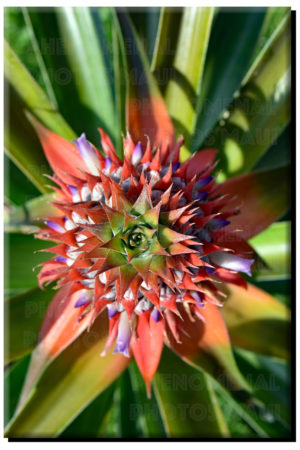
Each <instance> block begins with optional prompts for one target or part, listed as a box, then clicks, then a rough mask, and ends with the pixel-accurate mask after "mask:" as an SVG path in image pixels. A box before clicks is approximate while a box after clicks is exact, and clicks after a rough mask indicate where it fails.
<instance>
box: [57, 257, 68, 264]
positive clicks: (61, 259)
mask: <svg viewBox="0 0 300 450" xmlns="http://www.w3.org/2000/svg"><path fill="white" fill-rule="evenodd" d="M55 261H57V262H62V263H64V262H66V261H67V258H65V257H64V256H57V257H56V258H55Z"/></svg>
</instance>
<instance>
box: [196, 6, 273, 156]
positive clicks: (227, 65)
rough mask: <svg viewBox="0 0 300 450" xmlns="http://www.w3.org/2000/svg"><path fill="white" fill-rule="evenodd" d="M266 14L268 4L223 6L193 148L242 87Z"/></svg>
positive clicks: (211, 45) (215, 28) (209, 56)
mask: <svg viewBox="0 0 300 450" xmlns="http://www.w3.org/2000/svg"><path fill="white" fill-rule="evenodd" d="M264 15H265V9H264V8H255V11H253V10H251V9H250V10H249V9H247V8H239V9H237V8H219V10H218V12H217V14H216V17H215V19H214V23H213V28H212V33H211V39H210V42H209V47H208V50H207V58H206V65H205V71H204V74H203V86H202V90H201V96H200V99H199V102H198V105H197V112H198V119H197V125H196V131H195V135H194V139H193V145H192V149H193V151H196V150H199V148H200V147H201V146H202V145H203V142H204V140H205V138H206V137H207V136H208V135H209V133H210V132H211V130H212V128H213V127H214V126H215V125H216V123H217V122H218V121H219V120H220V119H221V114H222V113H223V111H224V110H225V109H226V108H227V106H228V105H229V103H230V102H231V100H232V96H233V94H234V92H235V91H236V90H237V89H239V87H240V84H241V82H242V80H243V78H244V75H245V71H246V70H247V69H248V67H249V64H250V61H251V59H252V56H253V49H254V46H255V44H256V42H257V40H258V35H259V32H260V29H261V26H262V22H263V19H264ZM229 30H230V31H229ZM213 145H215V143H213Z"/></svg>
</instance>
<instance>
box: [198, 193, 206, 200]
mask: <svg viewBox="0 0 300 450" xmlns="http://www.w3.org/2000/svg"><path fill="white" fill-rule="evenodd" d="M207 197H208V192H198V194H197V198H198V200H200V202H202V201H203V200H206V199H207Z"/></svg>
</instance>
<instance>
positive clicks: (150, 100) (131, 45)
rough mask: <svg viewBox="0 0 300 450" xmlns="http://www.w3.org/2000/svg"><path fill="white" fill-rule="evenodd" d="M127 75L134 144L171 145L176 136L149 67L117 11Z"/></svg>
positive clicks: (130, 28)
mask: <svg viewBox="0 0 300 450" xmlns="http://www.w3.org/2000/svg"><path fill="white" fill-rule="evenodd" d="M118 19H119V22H120V26H121V30H122V34H123V39H124V43H125V48H126V56H127V71H128V74H130V77H129V80H128V89H127V109H126V115H127V127H128V130H129V132H130V133H131V135H132V138H133V140H134V141H136V142H137V141H141V142H142V143H143V144H144V145H146V143H147V136H148V137H149V138H150V141H151V144H152V145H153V146H162V145H163V146H164V150H165V149H166V146H167V145H168V144H169V145H171V146H172V145H173V144H174V140H175V133H174V128H173V124H172V122H171V119H170V117H169V115H168V112H167V108H166V106H165V104H164V101H163V99H162V96H161V94H160V91H159V89H158V86H157V84H156V81H155V79H154V77H153V75H152V73H151V71H150V64H149V61H148V60H147V57H146V55H145V52H144V50H143V48H142V45H141V43H140V42H139V39H138V36H137V34H136V32H135V30H134V28H133V25H132V23H131V21H130V19H129V16H128V15H127V13H126V11H124V10H123V9H121V8H120V9H118Z"/></svg>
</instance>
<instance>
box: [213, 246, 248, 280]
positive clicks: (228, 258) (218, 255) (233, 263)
mask: <svg viewBox="0 0 300 450" xmlns="http://www.w3.org/2000/svg"><path fill="white" fill-rule="evenodd" d="M210 259H211V260H212V261H213V262H214V263H215V264H218V266H221V267H224V269H229V270H234V271H235V272H243V273H245V274H246V275H249V276H251V266H252V264H253V263H254V259H245V258H241V257H240V256H237V255H233V254H232V253H228V252H215V253H212V254H211V255H210Z"/></svg>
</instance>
